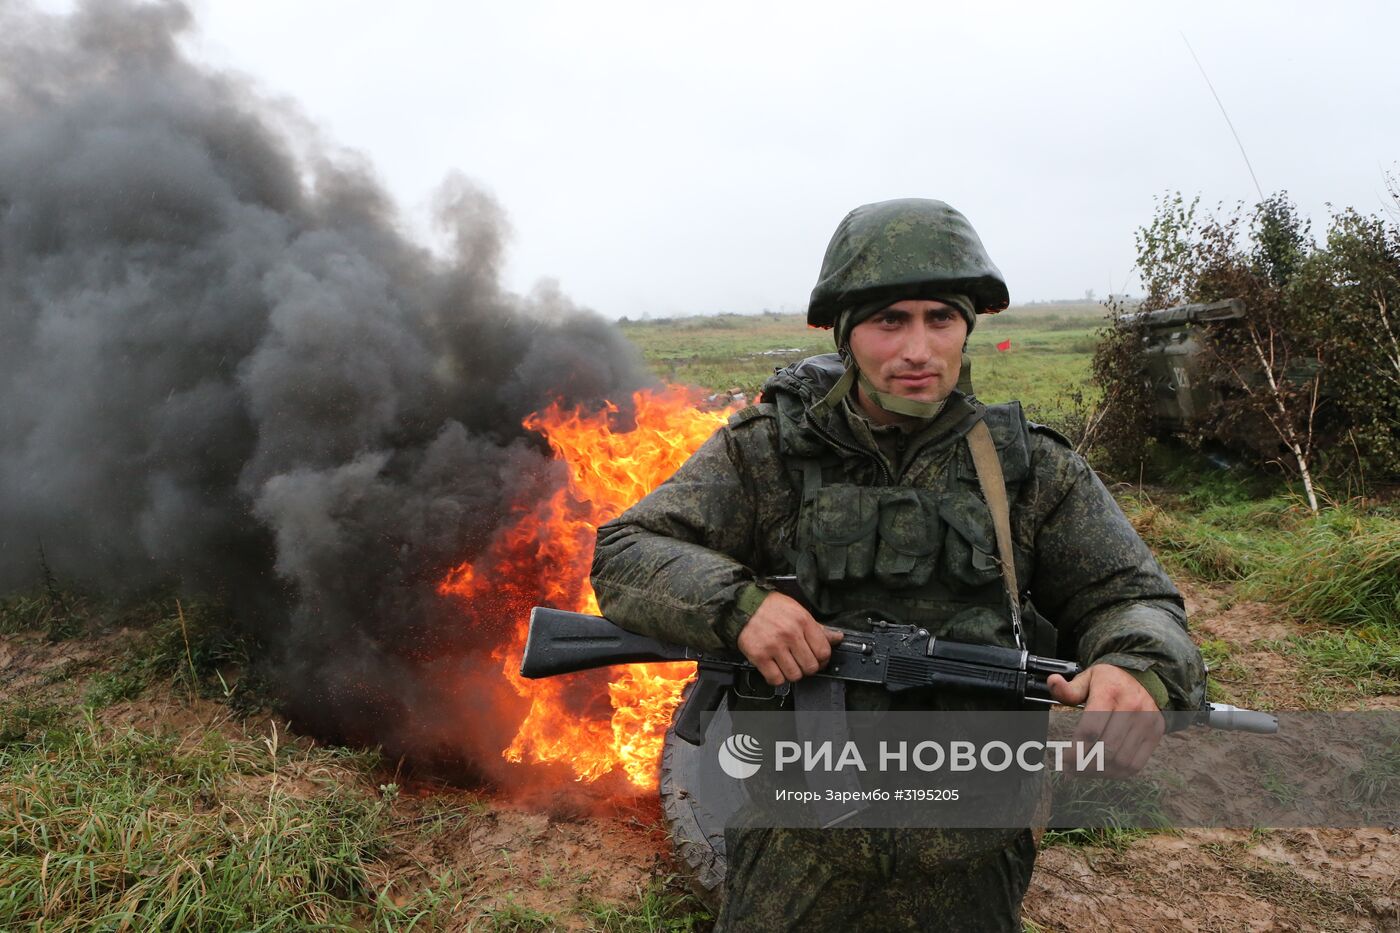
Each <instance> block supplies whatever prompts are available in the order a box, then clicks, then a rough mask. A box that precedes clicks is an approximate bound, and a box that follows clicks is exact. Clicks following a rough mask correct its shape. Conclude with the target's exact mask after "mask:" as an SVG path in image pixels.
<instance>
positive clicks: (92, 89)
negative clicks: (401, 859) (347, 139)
mask: <svg viewBox="0 0 1400 933" xmlns="http://www.w3.org/2000/svg"><path fill="white" fill-rule="evenodd" d="M190 26H191V16H190V13H189V11H188V10H187V9H186V8H185V7H184V6H183V5H181V4H179V3H174V2H164V3H152V4H136V3H132V2H126V0H90V2H86V3H83V4H81V5H80V6H79V7H78V9H77V10H76V12H74V13H73V14H72V15H71V16H68V17H55V16H51V15H46V14H43V13H39V12H36V11H35V10H33V9H32V8H29V7H27V6H25V5H21V4H16V3H15V2H13V0H0V591H8V590H12V589H15V588H19V587H24V586H28V585H32V584H33V583H34V581H36V579H37V578H38V576H39V573H40V570H39V561H38V556H37V555H38V542H40V541H41V540H42V544H43V547H44V549H45V552H46V554H47V560H48V563H49V564H50V565H51V566H52V567H53V569H54V571H55V572H57V573H58V574H59V575H60V577H62V578H64V579H66V580H69V581H74V582H76V583H79V584H83V585H87V586H90V587H94V588H100V589H103V590H104V591H112V590H132V589H139V588H141V587H146V586H149V585H152V584H156V583H162V582H168V581H172V580H174V581H178V583H179V584H180V585H181V586H182V587H183V588H185V589H186V590H194V591H198V592H202V593H211V592H212V593H217V594H220V595H221V596H223V597H224V598H226V599H227V600H229V601H230V603H231V604H232V605H234V606H235V607H236V608H237V609H238V611H239V612H240V613H241V615H242V617H243V618H244V619H245V620H250V621H252V622H256V623H257V624H259V625H260V627H261V628H260V630H261V631H262V632H263V634H264V635H265V636H266V637H267V638H268V639H269V640H270V644H271V646H272V647H271V652H272V661H273V662H274V664H273V669H274V670H276V671H277V672H278V673H279V675H280V676H279V678H278V680H279V683H280V685H281V687H282V688H283V690H284V691H286V695H287V700H288V703H289V705H290V708H291V709H292V711H293V716H294V718H295V717H299V719H300V724H301V725H302V726H303V727H308V728H312V729H315V730H319V731H322V732H326V733H330V734H335V735H338V736H342V737H345V738H350V739H356V740H361V741H383V742H386V743H388V744H390V746H391V747H395V748H396V750H398V751H407V752H413V751H414V750H415V749H419V748H423V747H426V746H430V745H432V744H433V743H441V742H442V741H443V740H444V739H443V737H444V736H449V735H451V736H464V735H465V736H466V740H467V741H468V742H470V741H471V735H470V733H472V732H473V730H475V731H476V732H478V733H479V732H480V730H481V729H483V728H487V727H485V726H482V725H481V724H480V723H478V722H476V720H478V719H480V718H481V717H479V716H475V711H474V707H475V706H476V705H477V704H478V703H479V702H481V701H482V700H483V699H486V692H487V691H489V690H491V689H493V688H492V687H490V686H489V685H490V683H491V682H493V681H498V680H499V677H498V676H497V673H496V667H494V666H489V665H487V664H486V662H485V661H484V660H482V661H480V664H481V665H482V670H483V674H482V676H481V677H478V678H475V679H473V680H467V681H465V686H464V681H463V678H461V677H456V676H446V675H445V673H444V670H445V667H447V666H452V665H461V664H463V663H466V664H471V663H473V662H472V657H473V655H472V652H473V651H474V650H476V649H481V648H482V647H483V646H489V645H490V644H493V643H495V642H496V641H497V640H498V638H499V635H500V632H499V631H490V630H489V629H490V626H489V625H486V626H482V625H478V626H476V628H478V629H485V630H473V627H471V626H464V623H463V619H462V616H461V613H460V611H459V608H458V607H454V606H452V605H450V604H448V603H447V602H445V601H444V600H442V599H441V598H439V597H437V596H436V595H435V594H434V592H433V584H434V583H435V581H436V580H437V579H439V578H440V577H441V576H442V574H443V573H444V571H445V570H446V569H447V568H449V567H450V566H452V565H453V564H455V563H457V562H459V561H461V560H464V559H470V558H471V557H472V556H473V555H474V554H476V553H478V552H479V551H480V550H481V549H482V548H483V547H485V546H486V545H487V544H488V543H489V542H490V541H491V539H492V537H493V535H495V534H496V533H497V531H498V527H499V526H500V524H501V522H502V521H503V520H504V518H503V516H504V513H505V507H506V505H507V504H508V503H510V502H513V501H518V500H521V499H522V498H523V499H526V500H527V501H528V500H529V499H531V498H541V497H543V496H544V495H546V494H547V493H548V492H549V491H551V490H553V489H554V488H555V487H556V486H557V484H558V483H559V482H560V478H561V472H560V470H559V465H558V464H554V463H552V461H551V459H550V457H549V454H548V451H547V450H546V449H545V448H544V447H543V446H542V444H541V443H540V442H539V439H538V438H533V437H531V436H527V435H526V433H525V432H524V431H523V430H522V429H521V427H520V421H521V419H522V418H523V417H524V416H525V415H526V414H528V413H530V412H531V411H534V410H536V409H539V408H542V407H543V406H545V405H547V404H548V403H549V402H551V401H553V400H555V399H562V400H563V401H564V402H565V403H567V404H577V403H588V402H591V401H594V400H597V399H600V398H604V397H609V398H621V397H625V396H626V394H627V393H628V392H630V391H631V390H632V389H634V388H636V387H638V386H639V385H641V384H642V383H643V382H644V381H645V378H646V377H645V376H644V375H643V374H642V371H641V369H640V366H639V364H638V362H637V360H636V359H635V356H634V354H633V353H632V351H631V350H630V348H629V346H628V345H627V344H626V343H625V341H624V340H623V339H622V338H621V337H620V336H619V335H618V334H617V332H616V331H615V330H614V329H613V328H611V327H610V326H609V325H607V324H606V323H605V322H604V321H603V320H602V319H600V318H599V317H597V316H596V315H594V314H592V313H590V312H586V311H583V310H580V309H578V308H575V307H574V306H572V305H571V304H570V303H569V302H568V300H567V299H565V298H564V297H563V296H561V295H559V294H558V293H557V291H555V290H553V289H549V288H541V289H539V290H537V291H536V293H534V294H531V295H529V296H525V297H521V296H517V295H514V294H510V293H508V292H506V291H504V290H503V289H502V287H501V285H500V284H499V275H498V271H499V266H500V262H501V252H502V244H503V239H504V237H505V232H506V222H505V219H504V216H503V213H502V210H501V208H500V207H499V206H498V205H497V204H496V203H495V202H494V201H493V200H492V199H491V198H490V197H489V196H487V195H486V194H484V193H483V192H481V191H480V190H477V189H475V188H474V187H472V186H471V185H470V184H469V183H467V182H465V181H463V180H461V179H450V180H449V181H448V182H447V183H446V184H445V185H444V186H443V188H442V190H441V191H440V193H439V195H438V197H437V202H436V210H437V218H436V219H437V221H438V222H439V223H440V224H441V225H442V226H443V228H444V230H445V231H446V233H447V234H448V236H447V238H446V239H447V240H448V241H450V243H451V249H450V250H449V251H448V255H446V256H443V255H439V254H436V253H433V252H430V251H429V250H428V249H426V248H424V247H423V246H421V245H419V244H417V243H415V242H414V241H413V240H411V239H410V238H408V237H407V236H405V234H404V233H403V231H402V229H401V222H400V219H399V217H398V216H397V214H396V211H395V207H394V205H393V204H392V203H391V202H390V200H389V198H388V197H387V196H386V194H385V192H384V191H383V189H382V188H381V187H380V185H379V184H378V183H377V182H376V180H375V178H374V176H373V174H372V172H371V171H370V169H369V168H368V167H367V166H366V165H365V164H364V163H363V162H362V160H360V159H359V158H357V157H355V156H354V155H353V154H346V153H342V152H338V151H335V150H333V149H332V148H331V147H329V146H328V145H326V144H324V143H323V142H320V141H318V139H317V138H316V136H315V134H314V132H312V131H311V130H309V129H308V128H307V127H306V123H305V121H304V120H302V119H301V118H300V117H299V116H298V115H297V114H296V113H293V112H289V111H288V110H287V109H286V107H285V105H274V104H272V103H270V102H269V101H268V100H266V99H264V98H262V97H260V96H259V94H258V92H257V91H256V89H254V88H253V87H251V86H250V85H249V84H248V83H247V82H245V81H244V80H241V79H239V78H236V77H233V76H230V75H227V74H219V73H214V72H212V71H211V70H209V69H207V68H205V67H203V66H201V65H199V64H196V63H194V62H192V61H191V60H190V59H189V58H188V57H187V56H186V55H185V54H183V52H182V50H181V48H180V45H179V38H180V36H181V33H182V32H183V31H185V30H187V29H188V28H190ZM473 684H476V686H472V685H473ZM477 691H481V694H480V695H478V693H477ZM482 741H483V742H485V743H487V744H491V743H494V742H496V741H498V737H496V736H485V737H484V738H482ZM499 747H500V745H497V746H496V748H497V749H499Z"/></svg>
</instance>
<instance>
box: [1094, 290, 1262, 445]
mask: <svg viewBox="0 0 1400 933" xmlns="http://www.w3.org/2000/svg"><path fill="white" fill-rule="evenodd" d="M1244 316H1245V308H1244V302H1242V301H1240V300H1239V299H1237V298H1232V299H1230V300H1228V301H1215V302H1211V303H1210V304H1188V305H1177V306H1176V307H1174V308H1164V309H1162V310H1160V311H1140V312H1132V313H1128V314H1123V315H1120V316H1119V318H1118V326H1120V327H1136V328H1140V329H1141V330H1142V344H1143V346H1142V350H1143V364H1144V365H1143V378H1144V379H1145V380H1146V382H1147V385H1148V387H1149V388H1150V389H1151V392H1152V424H1153V433H1154V434H1156V435H1158V436H1167V435H1171V434H1178V433H1181V432H1183V431H1186V430H1187V429H1189V428H1191V427H1195V426H1198V425H1199V424H1200V423H1201V422H1202V421H1204V420H1205V419H1207V418H1208V417H1209V416H1210V415H1211V413H1212V412H1213V411H1216V410H1218V406H1219V405H1220V403H1221V402H1223V401H1224V400H1225V398H1226V395H1227V394H1228V393H1229V392H1230V391H1231V390H1230V387H1229V386H1227V385H1225V384H1223V383H1222V382H1221V381H1220V380H1218V379H1212V378H1211V377H1210V375H1209V369H1210V366H1209V365H1208V364H1209V363H1210V350H1209V343H1208V341H1209V336H1208V335H1207V332H1206V327H1205V325H1207V324H1213V323H1219V322H1225V321H1239V320H1242V319H1243V318H1244Z"/></svg>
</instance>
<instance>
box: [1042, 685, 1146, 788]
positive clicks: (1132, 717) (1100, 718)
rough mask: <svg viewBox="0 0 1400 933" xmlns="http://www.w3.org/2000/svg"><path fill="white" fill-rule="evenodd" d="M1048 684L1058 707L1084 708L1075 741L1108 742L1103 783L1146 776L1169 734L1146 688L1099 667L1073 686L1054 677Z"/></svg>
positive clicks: (1105, 751)
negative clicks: (1140, 774)
mask: <svg viewBox="0 0 1400 933" xmlns="http://www.w3.org/2000/svg"><path fill="white" fill-rule="evenodd" d="M1047 683H1048V684H1049V687H1050V696H1051V697H1052V698H1053V699H1054V700H1055V702H1057V703H1064V704H1065V705H1067V706H1078V705H1080V704H1083V705H1084V716H1083V718H1082V719H1081V720H1080V721H1079V726H1078V727H1077V728H1076V729H1075V730H1074V741H1076V742H1084V743H1086V744H1092V743H1094V742H1096V741H1102V742H1103V744H1104V753H1105V754H1104V771H1103V774H1102V775H1101V776H1102V777H1110V778H1123V777H1132V776H1133V775H1134V774H1137V773H1138V772H1139V771H1141V770H1142V768H1143V766H1144V765H1146V764H1147V759H1148V758H1150V757H1152V752H1153V750H1154V749H1156V748H1157V743H1158V742H1160V741H1161V740H1162V734H1163V733H1164V732H1165V731H1166V719H1165V718H1164V717H1163V716H1162V714H1161V711H1160V710H1159V709H1158V708H1157V703H1156V701H1155V700H1153V699H1152V695H1151V694H1149V693H1148V692H1147V690H1146V688H1144V687H1143V686H1142V684H1140V683H1138V682H1137V680H1136V679H1134V678H1133V676H1132V675H1131V674H1129V673H1128V672H1127V671H1125V670H1123V669H1122V668H1121V667H1115V666H1114V665H1112V664H1095V665H1093V666H1091V667H1089V668H1086V669H1085V670H1083V671H1081V672H1080V673H1079V675H1078V676H1077V677H1075V678H1074V679H1073V680H1069V681H1067V680H1065V679H1064V678H1063V677H1061V676H1060V675H1059V674H1052V675H1050V679H1049V680H1048V681H1047ZM1095 776H1096V777H1097V776H1099V775H1095Z"/></svg>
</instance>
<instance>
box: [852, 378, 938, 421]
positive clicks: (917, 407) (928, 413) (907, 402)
mask: <svg viewBox="0 0 1400 933" xmlns="http://www.w3.org/2000/svg"><path fill="white" fill-rule="evenodd" d="M852 368H853V369H854V368H855V367H854V365H852ZM856 379H857V380H858V381H859V382H860V389H861V391H862V392H864V393H865V394H866V396H867V397H869V399H870V401H872V402H874V403H875V404H876V405H877V406H879V407H880V408H882V409H884V410H885V411H887V412H889V413H890V414H892V415H903V416H904V417H906V418H918V419H919V420H920V421H929V420H931V419H933V418H937V417H938V413H939V412H941V411H942V410H943V406H944V405H947V404H948V396H946V395H945V396H943V397H942V398H941V399H939V400H938V401H936V402H919V401H915V400H914V399H912V398H904V397H903V396H900V395H891V394H890V393H889V392H880V391H877V390H876V388H875V386H874V385H872V384H871V382H870V380H869V379H867V378H865V373H863V372H861V371H860V370H859V369H856Z"/></svg>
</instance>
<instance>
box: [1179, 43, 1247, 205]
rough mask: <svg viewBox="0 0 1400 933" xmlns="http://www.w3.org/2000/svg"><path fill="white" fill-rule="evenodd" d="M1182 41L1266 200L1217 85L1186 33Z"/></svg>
mask: <svg viewBox="0 0 1400 933" xmlns="http://www.w3.org/2000/svg"><path fill="white" fill-rule="evenodd" d="M1181 41H1182V42H1185V43H1186V51H1188V52H1190V53H1191V58H1192V60H1193V61H1195V63H1196V67H1197V68H1199V69H1200V70H1201V77H1202V78H1205V79H1206V87H1208V88H1210V96H1211V97H1214V98H1215V103H1216V106H1218V107H1219V108H1220V115H1221V116H1222V117H1224V118H1225V125H1226V126H1228V127H1229V128H1230V134H1231V135H1232V136H1234V137H1235V145H1237V146H1239V147H1240V155H1242V156H1244V165H1245V168H1247V169H1249V177H1250V178H1252V179H1254V190H1255V191H1257V192H1259V200H1260V201H1263V200H1264V189H1263V188H1262V187H1260V185H1259V176H1258V175H1255V174H1254V166H1253V165H1250V164H1249V153H1247V152H1245V151H1244V143H1242V142H1241V141H1240V134H1239V133H1237V132H1235V124H1234V123H1231V122H1230V115H1229V114H1228V113H1226V112H1225V104H1224V103H1223V102H1222V101H1221V100H1220V95H1219V94H1217V93H1215V85H1214V84H1211V83H1210V75H1208V74H1206V68H1205V66H1204V65H1202V64H1201V60H1200V59H1199V58H1197V57H1196V50H1195V49H1193V48H1191V40H1190V39H1187V38H1186V33H1184V32H1183V33H1182V34H1181Z"/></svg>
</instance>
